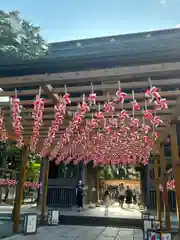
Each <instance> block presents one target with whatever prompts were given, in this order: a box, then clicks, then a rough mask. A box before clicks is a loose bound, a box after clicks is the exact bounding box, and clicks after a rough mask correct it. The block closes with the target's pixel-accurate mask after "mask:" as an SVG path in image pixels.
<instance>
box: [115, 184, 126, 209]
mask: <svg viewBox="0 0 180 240" xmlns="http://www.w3.org/2000/svg"><path fill="white" fill-rule="evenodd" d="M117 191H118V202H119V205H120V207H121V208H123V204H124V199H125V194H126V190H125V187H124V185H123V183H121V184H120V185H119V186H118V189H117Z"/></svg>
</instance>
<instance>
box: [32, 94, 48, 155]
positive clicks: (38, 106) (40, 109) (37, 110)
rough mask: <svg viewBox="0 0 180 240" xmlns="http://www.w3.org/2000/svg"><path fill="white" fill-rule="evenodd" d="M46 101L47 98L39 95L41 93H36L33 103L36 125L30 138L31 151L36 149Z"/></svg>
mask: <svg viewBox="0 0 180 240" xmlns="http://www.w3.org/2000/svg"><path fill="white" fill-rule="evenodd" d="M44 103H45V99H44V98H41V97H40V96H39V94H38V95H36V99H35V101H34V103H33V105H34V111H33V118H34V126H33V135H32V137H31V140H30V151H31V152H35V151H36V146H37V143H38V137H39V131H40V127H41V125H42V124H43V114H44Z"/></svg>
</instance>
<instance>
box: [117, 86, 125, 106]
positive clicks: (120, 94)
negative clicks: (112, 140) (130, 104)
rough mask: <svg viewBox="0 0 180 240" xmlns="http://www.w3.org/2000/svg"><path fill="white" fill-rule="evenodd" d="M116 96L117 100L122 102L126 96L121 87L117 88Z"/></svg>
mask: <svg viewBox="0 0 180 240" xmlns="http://www.w3.org/2000/svg"><path fill="white" fill-rule="evenodd" d="M116 97H117V101H118V102H120V103H124V100H125V98H126V97H127V93H125V92H122V89H121V88H119V89H118V90H117V92H116Z"/></svg>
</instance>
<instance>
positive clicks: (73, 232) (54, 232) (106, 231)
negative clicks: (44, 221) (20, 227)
mask: <svg viewBox="0 0 180 240" xmlns="http://www.w3.org/2000/svg"><path fill="white" fill-rule="evenodd" d="M52 238H53V239H54V240H143V234H142V231H141V230H138V229H123V228H110V227H84V226H57V227H43V228H40V229H39V230H38V233H37V234H36V235H28V236H23V235H21V236H20V235H17V236H13V237H11V238H6V240H41V239H43V240H49V239H52Z"/></svg>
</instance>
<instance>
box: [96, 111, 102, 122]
mask: <svg viewBox="0 0 180 240" xmlns="http://www.w3.org/2000/svg"><path fill="white" fill-rule="evenodd" d="M95 116H96V118H97V119H98V121H100V120H102V119H104V115H103V113H102V112H97V113H96V115H95Z"/></svg>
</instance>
